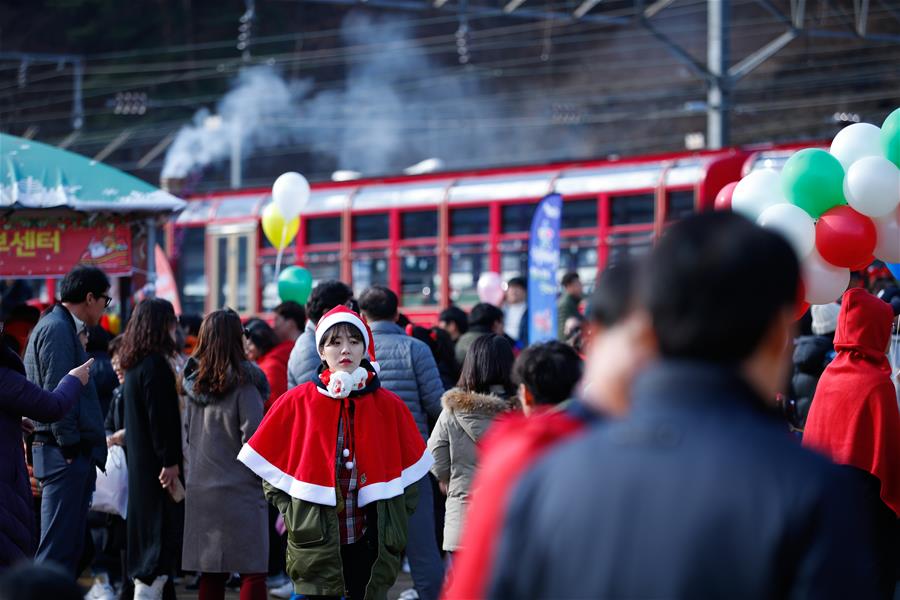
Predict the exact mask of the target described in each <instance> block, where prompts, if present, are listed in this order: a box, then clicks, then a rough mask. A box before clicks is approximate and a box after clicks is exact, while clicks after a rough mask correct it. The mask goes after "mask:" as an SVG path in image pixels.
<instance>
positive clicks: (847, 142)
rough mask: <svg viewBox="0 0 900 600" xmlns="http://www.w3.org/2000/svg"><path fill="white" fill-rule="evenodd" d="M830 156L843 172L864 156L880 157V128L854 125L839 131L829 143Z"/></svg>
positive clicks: (865, 124)
mask: <svg viewBox="0 0 900 600" xmlns="http://www.w3.org/2000/svg"><path fill="white" fill-rule="evenodd" d="M830 152H831V154H832V155H834V157H835V158H837V159H838V160H839V161H841V166H843V167H844V171H845V172H846V171H847V169H849V168H850V165H852V164H853V163H855V162H856V161H858V160H860V159H861V158H865V157H866V156H881V155H882V154H881V128H880V127H877V126H875V125H872V124H871V123H854V124H853V125H850V126H849V127H845V128H843V129H841V130H840V131H839V132H838V134H837V135H836V136H834V141H832V142H831V150H830Z"/></svg>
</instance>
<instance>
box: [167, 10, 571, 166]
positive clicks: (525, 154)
mask: <svg viewBox="0 0 900 600" xmlns="http://www.w3.org/2000/svg"><path fill="white" fill-rule="evenodd" d="M412 34H413V32H412V31H411V29H410V26H409V24H408V23H407V22H405V20H403V19H398V18H397V17H396V16H394V17H391V19H390V20H387V19H384V20H378V19H373V18H372V17H369V16H367V15H362V14H358V13H352V14H350V15H349V16H348V17H347V18H346V19H345V22H344V25H343V29H342V36H343V38H344V40H343V41H344V43H345V44H346V45H347V46H353V45H357V46H358V45H359V43H360V42H359V40H361V39H363V40H365V44H366V45H367V46H368V45H371V46H372V47H373V48H377V50H373V51H371V52H361V53H359V58H357V59H355V62H353V63H352V64H351V65H349V66H348V67H347V70H346V77H345V80H344V82H343V84H342V85H339V86H338V87H332V88H329V89H319V90H317V89H316V85H315V82H314V81H313V80H312V79H308V78H307V79H301V80H296V81H286V80H285V79H284V78H283V77H282V76H281V74H280V73H279V72H278V71H277V70H276V69H274V68H272V67H267V66H257V67H251V68H247V69H244V70H243V71H242V72H241V73H240V75H239V76H238V77H237V78H236V80H235V83H234V85H233V87H232V89H231V90H230V91H229V92H228V93H227V94H226V95H225V96H224V97H223V98H222V99H221V100H220V101H219V103H218V105H217V106H216V110H215V113H211V112H210V111H208V110H207V109H201V110H199V111H198V112H197V113H196V114H195V116H194V119H193V123H192V124H191V125H186V126H185V127H183V128H182V130H181V131H180V132H179V133H178V135H177V137H176V139H175V142H174V143H173V144H172V146H171V147H170V148H169V151H168V153H167V155H166V160H165V165H164V167H163V172H162V176H163V177H164V178H168V177H184V176H186V175H187V174H188V173H190V172H192V171H195V170H197V169H201V168H202V167H204V166H206V165H210V164H212V163H215V162H217V161H222V160H225V159H227V158H228V157H229V156H230V154H231V148H232V140H234V139H235V138H240V144H241V149H242V153H243V156H244V157H248V156H252V154H253V153H254V151H255V150H257V149H260V148H273V147H278V146H281V145H286V144H290V145H300V146H304V147H306V148H308V149H309V150H311V151H313V152H317V153H320V154H324V155H329V156H333V157H334V158H335V159H336V160H335V162H336V163H337V168H338V169H344V170H352V171H358V172H361V173H363V174H364V175H374V174H384V173H396V172H399V171H400V170H401V169H403V168H404V167H407V166H409V165H411V164H412V163H415V162H418V161H420V160H422V159H426V158H429V157H436V158H438V159H440V160H441V161H442V163H443V164H444V165H445V166H446V167H450V168H455V167H469V166H483V165H490V164H498V163H507V164H508V163H514V162H522V161H528V160H538V159H539V160H548V159H550V158H556V157H553V156H548V149H550V151H551V153H552V152H553V148H558V152H560V153H562V152H566V151H568V152H567V153H568V154H577V153H581V152H585V150H586V149H585V148H584V144H585V139H584V138H583V137H581V136H577V135H575V134H576V131H573V130H572V129H571V128H569V129H564V130H563V131H560V130H559V129H556V131H554V132H552V134H551V132H550V131H549V127H550V126H549V124H546V121H545V120H544V121H542V122H543V123H545V124H544V125H543V127H546V128H547V131H541V126H535V125H534V124H533V122H532V121H531V120H530V119H528V118H527V116H525V115H528V114H531V115H535V114H541V113H544V114H545V113H546V106H545V103H542V102H541V99H540V97H539V95H536V96H535V98H534V99H533V100H531V101H526V102H524V103H522V104H519V105H516V106H512V107H509V106H503V105H501V104H500V103H499V102H496V101H494V100H492V99H491V98H490V97H489V94H487V93H486V91H485V90H483V89H482V85H481V83H480V81H479V78H478V76H477V75H476V74H474V73H471V72H469V73H465V74H463V75H462V76H460V72H459V71H458V70H457V69H459V68H460V67H455V68H453V69H451V68H450V67H445V66H442V65H440V64H438V63H437V62H436V61H435V60H434V59H432V58H430V57H428V56H427V55H426V54H425V53H424V52H423V51H422V49H421V48H419V47H417V46H416V44H415V43H414V41H413V39H414V38H413V35H412ZM511 116H512V117H516V116H523V118H522V119H521V121H522V127H509V126H508V125H509V122H508V120H509V118H510V117H511ZM503 120H506V125H507V126H505V127H502V128H500V127H498V126H497V124H498V122H501V121H503ZM535 157H539V158H535ZM562 157H563V156H562V155H560V156H559V158H562Z"/></svg>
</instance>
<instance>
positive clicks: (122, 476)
mask: <svg viewBox="0 0 900 600" xmlns="http://www.w3.org/2000/svg"><path fill="white" fill-rule="evenodd" d="M91 510H96V511H99V512H105V513H110V514H114V515H119V516H120V517H122V518H123V519H124V518H126V517H125V514H126V512H127V510H128V464H127V463H126V462H125V450H123V449H122V446H110V447H109V452H108V454H107V455H106V473H104V472H103V471H101V470H100V469H99V468H98V469H97V485H96V488H95V489H94V500H93V502H92V504H91Z"/></svg>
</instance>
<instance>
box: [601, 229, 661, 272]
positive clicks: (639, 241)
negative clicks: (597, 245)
mask: <svg viewBox="0 0 900 600" xmlns="http://www.w3.org/2000/svg"><path fill="white" fill-rule="evenodd" d="M652 246H653V232H652V231H641V232H634V233H615V234H612V235H610V236H609V264H611V265H614V264H616V263H617V262H619V261H621V260H624V259H627V258H634V257H638V256H643V255H644V254H647V253H648V252H649V251H650V248H651V247H652Z"/></svg>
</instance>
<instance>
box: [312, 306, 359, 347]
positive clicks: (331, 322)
mask: <svg viewBox="0 0 900 600" xmlns="http://www.w3.org/2000/svg"><path fill="white" fill-rule="evenodd" d="M338 323H347V324H348V325H353V326H354V327H356V328H357V329H359V332H360V333H361V334H362V337H363V348H364V349H365V352H368V351H369V333H368V330H367V329H366V324H365V323H363V322H362V319H360V318H359V317H357V316H356V315H354V314H353V313H351V312H350V311H347V312H336V313H334V314H332V315H329V316H327V317H325V318H323V319H321V320H320V321H319V322H318V323H316V348H318V347H319V346H320V345H321V344H322V336H323V335H325V332H326V331H328V330H329V329H331V328H332V327H333V326H335V325H337V324H338Z"/></svg>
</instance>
